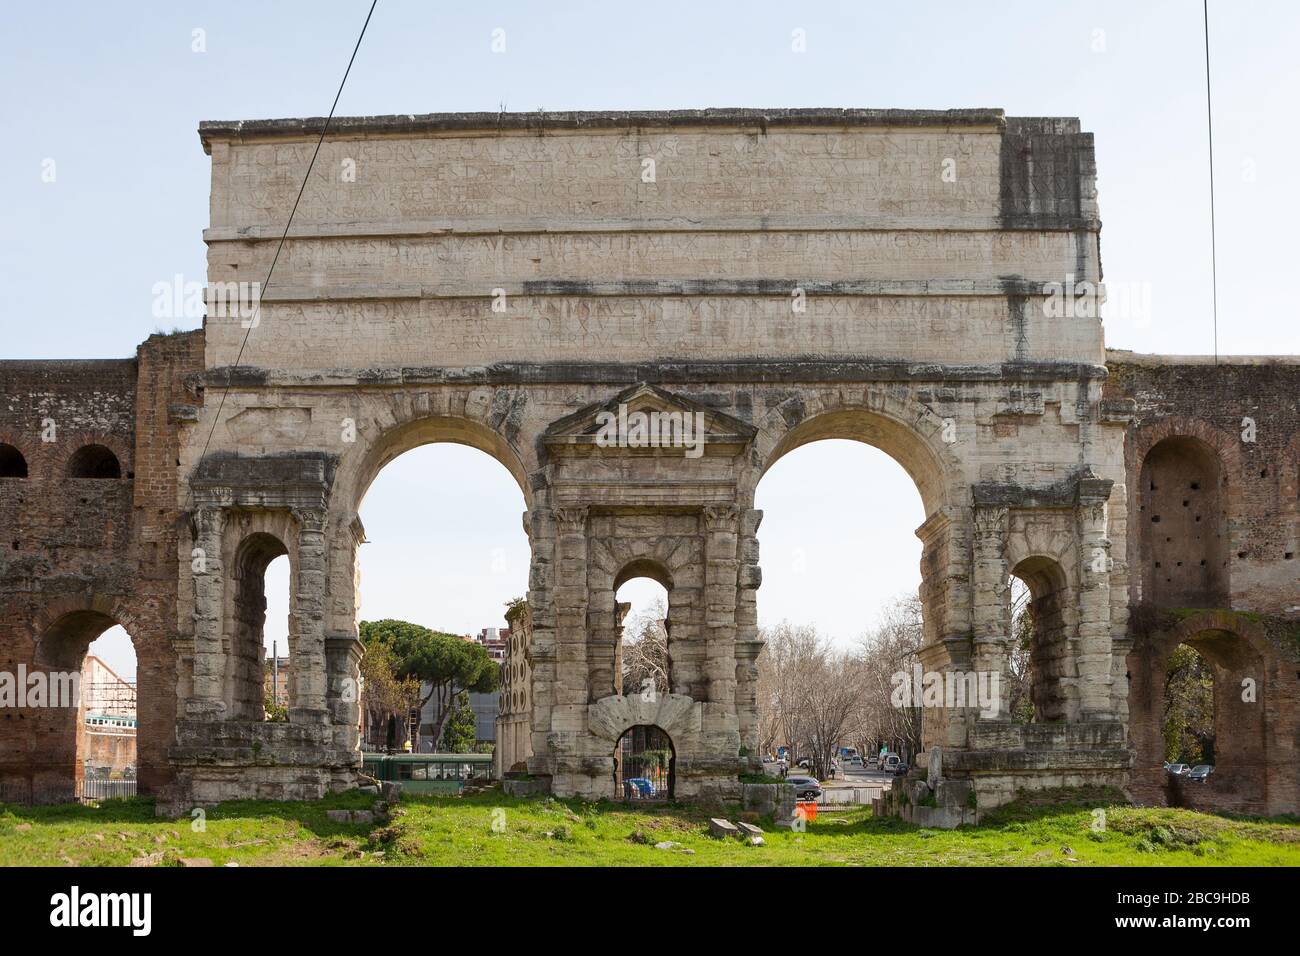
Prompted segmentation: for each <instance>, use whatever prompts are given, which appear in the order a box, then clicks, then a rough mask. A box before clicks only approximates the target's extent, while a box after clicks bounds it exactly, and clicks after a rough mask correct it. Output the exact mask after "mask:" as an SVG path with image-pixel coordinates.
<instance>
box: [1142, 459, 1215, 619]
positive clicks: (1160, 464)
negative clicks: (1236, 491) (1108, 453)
mask: <svg viewBox="0 0 1300 956" xmlns="http://www.w3.org/2000/svg"><path fill="white" fill-rule="evenodd" d="M1138 496H1139V505H1138V512H1139V514H1138V517H1139V527H1140V534H1139V538H1138V542H1139V543H1138V547H1139V552H1140V553H1139V559H1140V560H1139V564H1140V565H1141V567H1142V597H1143V600H1144V601H1145V602H1146V603H1149V604H1154V605H1156V606H1160V607H1222V606H1226V605H1227V603H1228V601H1227V594H1228V570H1229V569H1228V540H1227V535H1226V532H1225V528H1224V506H1223V505H1224V495H1223V478H1222V475H1221V468H1220V466H1219V459H1218V456H1217V455H1216V454H1215V453H1214V451H1213V449H1211V448H1210V447H1209V446H1207V445H1206V444H1204V443H1203V442H1201V441H1198V440H1197V439H1194V438H1185V437H1173V438H1166V439H1164V440H1163V441H1161V442H1158V443H1157V444H1156V445H1155V447H1153V448H1152V449H1151V450H1150V451H1149V452H1147V455H1146V458H1145V459H1144V460H1143V462H1142V476H1141V480H1140V484H1139V490H1138Z"/></svg>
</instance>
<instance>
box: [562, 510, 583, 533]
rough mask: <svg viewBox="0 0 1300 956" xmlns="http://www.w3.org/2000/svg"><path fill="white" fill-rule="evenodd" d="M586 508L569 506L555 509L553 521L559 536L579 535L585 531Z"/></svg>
mask: <svg viewBox="0 0 1300 956" xmlns="http://www.w3.org/2000/svg"><path fill="white" fill-rule="evenodd" d="M587 510H588V509H587V506H586V505H579V506H574V505H569V506H566V507H564V508H556V509H555V521H556V524H558V525H559V529H560V533H561V534H579V533H582V532H585V531H586V530H587Z"/></svg>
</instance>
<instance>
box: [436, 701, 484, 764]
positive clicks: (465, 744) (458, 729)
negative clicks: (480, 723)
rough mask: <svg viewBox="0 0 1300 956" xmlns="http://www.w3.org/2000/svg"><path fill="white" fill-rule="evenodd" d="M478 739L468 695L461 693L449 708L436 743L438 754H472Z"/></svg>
mask: <svg viewBox="0 0 1300 956" xmlns="http://www.w3.org/2000/svg"><path fill="white" fill-rule="evenodd" d="M477 738H478V733H477V727H476V725H475V722H474V708H472V707H471V706H470V705H469V694H467V693H465V692H464V691H461V692H460V693H459V694H457V695H456V700H455V703H454V704H453V705H452V707H451V714H450V715H449V716H448V718H447V721H446V725H445V726H444V727H443V730H442V737H441V738H440V739H439V741H438V748H437V749H438V752H439V753H444V754H467V753H473V752H474V743H475V741H476V740H477Z"/></svg>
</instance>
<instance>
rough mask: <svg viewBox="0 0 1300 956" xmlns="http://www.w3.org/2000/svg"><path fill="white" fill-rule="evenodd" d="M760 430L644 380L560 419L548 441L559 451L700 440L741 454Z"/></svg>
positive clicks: (658, 446) (668, 448)
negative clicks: (597, 403)
mask: <svg viewBox="0 0 1300 956" xmlns="http://www.w3.org/2000/svg"><path fill="white" fill-rule="evenodd" d="M757 431H758V430H757V429H756V428H755V427H754V426H753V425H750V424H749V423H748V422H744V421H741V420H740V419H739V418H736V417H734V416H732V415H728V414H726V413H724V412H720V411H718V410H717V409H714V408H709V407H708V406H706V405H702V404H700V403H699V402H696V401H692V400H691V399H689V398H686V397H684V396H681V395H676V394H674V393H672V392H669V391H668V390H666V389H663V388H660V387H658V386H657V385H650V384H648V383H645V382H641V383H639V384H637V385H633V386H631V387H629V388H626V389H624V390H623V391H621V392H619V393H618V394H617V395H615V396H614V397H613V398H611V399H610V400H609V401H607V402H604V403H603V404H599V405H589V406H588V407H586V408H584V409H582V410H580V411H578V412H575V413H573V414H572V415H568V416H566V417H565V418H562V419H560V420H559V421H557V422H555V423H554V424H553V425H552V426H551V427H550V428H548V429H547V430H546V434H545V436H544V437H543V442H544V443H545V444H546V446H547V448H548V450H550V451H553V452H563V451H564V450H565V449H570V450H575V451H576V450H579V449H581V450H589V451H604V450H609V451H618V450H626V451H641V452H677V453H680V452H681V451H682V450H683V447H688V446H692V445H694V444H695V443H699V444H700V447H701V450H702V453H704V454H709V453H716V452H720V451H725V452H728V453H730V454H735V453H736V452H737V451H739V450H741V449H743V448H744V447H745V446H747V445H748V444H749V443H750V442H751V441H752V440H753V438H754V436H755V434H757ZM701 436H702V439H703V440H702V441H700V438H701Z"/></svg>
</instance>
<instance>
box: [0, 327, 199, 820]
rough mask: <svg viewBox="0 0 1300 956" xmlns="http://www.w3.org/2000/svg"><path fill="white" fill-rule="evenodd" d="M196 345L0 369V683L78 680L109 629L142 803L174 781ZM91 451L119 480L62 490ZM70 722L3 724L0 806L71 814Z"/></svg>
mask: <svg viewBox="0 0 1300 956" xmlns="http://www.w3.org/2000/svg"><path fill="white" fill-rule="evenodd" d="M202 352H203V338H202V333H200V332H191V333H181V334H177V335H171V336H161V335H155V336H152V337H151V338H150V339H149V340H148V341H146V342H145V343H144V344H143V345H141V346H140V348H139V349H138V351H137V355H136V358H134V359H120V360H106V361H30V362H29V361H17V362H9V361H6V362H0V443H5V444H9V445H12V446H13V447H15V448H17V449H18V450H19V451H20V452H21V453H22V455H23V457H24V458H25V459H26V461H27V466H28V475H27V477H26V478H0V539H2V541H0V544H2V546H0V670H5V671H9V672H11V673H16V672H17V669H18V665H19V664H23V665H25V666H26V667H27V668H28V669H29V670H31V669H42V670H75V671H79V670H80V667H81V660H82V658H83V657H84V654H85V651H86V648H87V647H88V646H89V644H90V642H91V641H93V640H94V639H95V638H96V637H98V636H99V635H100V634H101V633H103V632H104V631H105V630H107V629H108V628H110V627H112V626H113V625H115V624H117V625H121V626H122V627H123V628H125V630H126V631H127V633H128V634H129V635H130V636H131V639H132V641H133V643H134V646H135V651H136V657H137V683H138V688H139V700H140V737H139V778H140V784H141V788H142V790H143V791H144V792H150V791H153V790H156V789H157V788H159V787H162V786H164V785H165V784H166V783H167V782H168V780H169V779H170V771H169V769H168V766H167V760H166V751H167V748H168V747H169V746H170V745H171V744H172V742H173V740H172V738H173V735H174V731H173V726H174V722H175V712H176V684H177V677H176V664H175V656H176V655H175V646H174V638H175V634H176V631H177V627H176V592H177V523H178V520H179V510H178V505H177V493H176V456H177V449H178V447H179V443H178V436H179V433H180V429H181V428H182V427H183V425H184V423H185V422H186V421H187V420H188V416H187V413H186V411H185V409H184V407H183V406H185V405H186V404H191V403H193V402H194V401H195V399H194V397H193V396H192V395H190V394H189V393H188V392H187V391H186V388H185V376H186V375H188V374H191V373H194V372H197V371H198V370H199V369H200V368H201V367H202ZM92 444H93V445H101V446H104V447H106V448H108V449H109V450H110V451H112V453H113V454H114V455H115V456H116V457H117V459H118V462H119V465H120V472H121V476H120V477H118V478H74V477H71V476H70V475H69V474H68V465H69V462H70V461H71V459H72V457H73V455H75V454H76V452H77V451H78V450H79V449H80V448H82V447H84V446H86V445H92ZM76 765H77V718H76V710H75V709H67V708H36V707H26V708H13V707H6V708H0V799H13V800H37V801H45V800H59V799H67V798H68V797H69V796H70V794H71V788H72V785H73V781H74V779H75V768H76Z"/></svg>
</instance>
